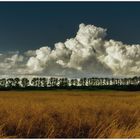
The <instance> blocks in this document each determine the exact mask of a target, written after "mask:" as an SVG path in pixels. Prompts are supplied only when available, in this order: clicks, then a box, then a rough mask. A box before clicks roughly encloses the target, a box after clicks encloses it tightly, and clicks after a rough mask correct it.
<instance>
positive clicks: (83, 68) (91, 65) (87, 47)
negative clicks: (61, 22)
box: [0, 24, 140, 77]
mask: <svg viewBox="0 0 140 140" xmlns="http://www.w3.org/2000/svg"><path fill="white" fill-rule="evenodd" d="M106 32H107V30H106V29H103V28H100V27H96V26H94V25H84V24H80V25H79V30H78V32H77V34H76V36H75V37H73V38H70V39H67V40H66V41H65V42H64V43H62V42H58V43H56V44H55V45H54V49H52V50H51V49H50V48H49V47H48V46H45V47H41V48H39V49H37V50H29V51H27V52H25V53H24V56H23V55H19V53H15V54H12V55H11V54H10V56H9V54H8V55H7V57H6V56H4V55H3V54H1V55H0V57H1V58H3V59H1V61H0V68H1V71H0V72H1V73H4V70H3V69H4V68H6V69H9V70H8V71H10V69H11V71H12V72H15V73H16V72H17V73H19V74H42V75H53V76H55V75H64V76H68V77H69V76H72V77H77V76H79V77H80V76H94V75H96V76H97V75H98V76H99V75H100V76H107V75H115V76H122V75H124V76H134V75H140V45H126V44H124V43H122V42H120V41H115V40H113V39H111V40H106V39H105V37H106V35H107V33H106Z"/></svg>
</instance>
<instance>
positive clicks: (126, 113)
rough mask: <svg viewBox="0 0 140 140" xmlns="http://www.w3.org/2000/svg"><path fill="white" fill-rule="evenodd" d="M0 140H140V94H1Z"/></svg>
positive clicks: (114, 92) (102, 92) (2, 92)
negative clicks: (107, 139) (9, 139)
mask: <svg viewBox="0 0 140 140" xmlns="http://www.w3.org/2000/svg"><path fill="white" fill-rule="evenodd" d="M0 137H1V138H140V92H117V91H76V90H73V91H66V90H58V91H29V92H27V91H23V92H21V91H20V92H18V91H7V92H6V91H1V92H0Z"/></svg>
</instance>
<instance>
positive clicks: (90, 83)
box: [0, 76, 140, 89]
mask: <svg viewBox="0 0 140 140" xmlns="http://www.w3.org/2000/svg"><path fill="white" fill-rule="evenodd" d="M118 87H119V88H128V87H129V88H135V89H140V77H137V76H135V77H133V78H96V77H92V78H79V79H76V78H74V79H69V78H55V77H50V78H46V77H34V78H32V79H30V80H29V79H28V78H2V79H0V89H38V88H40V89H48V88H91V89H92V88H118Z"/></svg>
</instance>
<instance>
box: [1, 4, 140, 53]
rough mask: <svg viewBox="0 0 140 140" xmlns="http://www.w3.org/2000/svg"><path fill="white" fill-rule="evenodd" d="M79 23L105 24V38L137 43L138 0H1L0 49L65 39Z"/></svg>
mask: <svg viewBox="0 0 140 140" xmlns="http://www.w3.org/2000/svg"><path fill="white" fill-rule="evenodd" d="M80 23H85V24H94V25H96V26H100V27H103V28H107V29H108V31H107V33H108V36H107V38H113V39H115V40H121V41H123V42H124V43H128V44H132V43H133V44H135V43H140V3H138V2H137V3H136V2H135V3H133V2H129V3H128V2H127V3H123V2H98V3H97V2H0V52H5V51H20V52H23V51H26V50H29V49H37V48H40V47H41V46H44V45H48V46H50V47H53V44H54V43H56V42H59V41H62V42H64V41H65V40H66V39H67V38H71V37H72V36H75V34H76V32H77V30H78V26H79V24H80Z"/></svg>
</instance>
